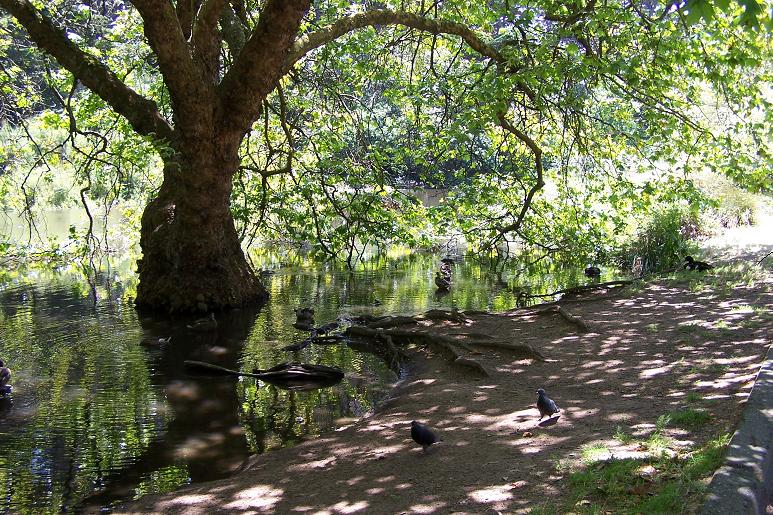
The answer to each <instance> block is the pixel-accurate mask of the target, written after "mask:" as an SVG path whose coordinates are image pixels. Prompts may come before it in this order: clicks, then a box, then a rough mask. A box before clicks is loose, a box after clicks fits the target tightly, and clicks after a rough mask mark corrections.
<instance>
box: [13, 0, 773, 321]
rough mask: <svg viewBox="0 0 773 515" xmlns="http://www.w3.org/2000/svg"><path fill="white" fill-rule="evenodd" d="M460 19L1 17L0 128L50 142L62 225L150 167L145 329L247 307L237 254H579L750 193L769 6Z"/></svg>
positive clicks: (500, 4) (468, 9) (170, 6)
mask: <svg viewBox="0 0 773 515" xmlns="http://www.w3.org/2000/svg"><path fill="white" fill-rule="evenodd" d="M472 4H474V3H470V2H461V1H460V2H456V1H445V2H427V1H421V2H419V1H414V2H411V1H384V2H372V1H362V2H345V1H338V2H336V1H320V2H313V3H310V2H309V1H308V0H306V1H302V0H265V1H249V0H233V1H230V2H229V1H226V0H203V1H202V0H190V1H177V2H170V1H167V0H136V1H133V2H121V1H118V0H112V1H110V0H104V1H88V2H78V1H74V0H60V1H53V2H43V3H41V2H33V1H30V0H0V8H2V10H0V13H3V14H4V16H3V18H2V19H1V20H0V23H2V34H3V36H2V40H0V44H1V45H2V46H3V53H4V55H3V57H2V58H0V62H1V64H2V67H1V68H0V76H1V77H2V79H0V80H2V94H3V106H2V108H3V113H2V115H3V118H4V120H5V123H6V125H9V126H14V127H21V129H20V130H19V131H17V134H21V135H22V136H25V137H27V136H29V137H32V136H34V134H33V132H34V131H31V130H29V127H30V126H29V124H28V120H30V119H32V118H33V117H37V119H38V120H42V122H41V123H42V124H43V126H44V127H48V128H49V129H52V130H53V129H57V130H59V131H62V132H63V134H65V135H64V140H65V141H66V143H67V144H66V146H67V148H69V149H70V150H71V152H69V154H68V158H67V159H71V160H72V163H73V167H74V168H75V170H76V171H77V174H76V176H77V177H78V180H79V184H80V186H81V188H80V196H81V198H83V199H84V200H83V201H84V203H85V202H86V197H87V196H88V195H93V194H94V192H95V191H96V190H99V189H101V190H102V193H103V196H105V195H107V193H106V192H107V191H115V189H116V188H115V187H116V185H125V186H126V188H129V190H132V188H133V189H134V191H133V192H131V191H130V193H129V194H130V195H131V194H135V193H137V192H138V191H139V190H141V187H140V186H139V185H140V184H141V183H143V179H142V173H143V172H144V173H147V170H148V169H150V168H152V167H153V162H154V159H156V160H158V161H159V162H160V167H161V169H162V173H161V177H160V184H159V185H158V188H157V189H155V188H153V187H151V188H150V189H149V197H148V199H149V201H148V202H147V205H146V206H145V207H144V213H143V215H142V221H141V229H140V231H141V239H140V243H141V247H142V253H143V255H142V258H141V260H140V261H139V266H138V270H139V277H140V284H139V288H138V292H137V293H138V295H137V301H138V303H139V304H140V305H144V306H149V307H152V308H157V309H163V310H168V311H197V310H210V309H221V308H226V307H230V306H237V305H241V304H243V303H246V302H251V301H255V300H258V299H260V298H262V297H264V296H265V295H266V292H265V290H264V289H263V287H262V286H261V284H260V282H259V281H258V279H257V277H256V275H255V274H254V272H253V271H252V270H251V268H250V266H249V265H248V263H247V261H246V259H245V256H244V253H243V250H242V248H243V245H245V244H248V243H251V242H252V241H254V240H256V239H260V238H263V239H292V240H296V241H303V240H307V241H311V242H313V245H314V247H315V248H316V249H317V250H318V251H319V252H321V253H323V254H325V255H328V256H331V257H343V258H344V259H347V260H349V261H350V262H351V261H352V260H356V259H357V257H358V256H359V255H360V254H361V252H362V249H363V246H364V244H366V243H373V244H376V245H379V246H381V245H385V244H388V243H391V242H394V241H399V242H402V243H406V244H409V245H412V246H420V245H429V244H431V243H432V242H433V239H432V236H433V235H435V234H437V233H439V232H440V233H446V234H450V233H454V234H457V235H458V236H459V237H460V238H463V239H464V240H466V241H467V242H468V243H469V244H470V245H472V247H473V248H475V249H477V250H479V251H481V252H489V251H493V252H496V251H500V252H501V251H502V249H506V248H508V244H510V243H512V242H516V241H517V242H523V243H527V244H531V245H535V246H537V247H538V248H541V249H543V250H546V251H555V250H559V249H568V248H571V249H572V250H573V251H574V252H577V251H580V252H581V253H582V252H585V253H591V252H592V251H593V252H596V253H598V252H599V250H598V249H599V248H600V246H602V245H603V241H604V239H605V237H607V235H609V234H614V233H616V232H619V231H620V230H622V229H621V228H622V227H623V226H624V224H625V223H626V221H627V220H628V219H629V218H630V216H631V215H632V214H635V213H638V212H644V211H646V210H647V209H649V208H650V207H651V205H652V203H653V202H654V201H655V200H666V201H671V200H674V199H677V198H691V196H692V197H694V195H695V191H694V190H693V189H692V188H691V183H690V181H689V177H690V176H689V174H690V173H691V172H696V171H701V172H705V171H712V172H715V173H720V174H723V175H726V176H728V177H730V178H731V179H732V180H734V181H735V182H736V183H740V184H742V185H743V186H745V187H748V188H750V189H753V190H757V191H763V192H765V191H768V192H769V191H770V188H771V186H772V185H773V181H772V179H771V175H770V155H771V154H770V152H771V148H770V138H769V132H770V128H771V112H770V109H769V107H770V102H771V99H772V97H773V95H772V94H771V91H770V87H769V86H768V85H769V84H770V83H771V81H770V74H771V69H770V62H771V61H770V55H771V53H770V48H771V47H770V36H769V34H770V32H769V25H770V21H771V18H770V17H771V6H770V5H769V4H766V3H760V2H757V1H755V0H745V1H743V2H729V1H706V0H703V1H690V2H687V3H673V2H666V3H660V2H652V1H643V2H638V1H633V2H608V1H600V0H587V1H578V2H573V3H567V2H557V1H549V0H544V1H543V0H537V1H531V2H520V3H517V2H511V1H506V0H503V1H491V2H485V3H483V4H482V5H472ZM61 143H62V142H61V141H60V142H58V143H56V144H55V145H53V146H52V148H54V147H57V145H60V144H61ZM33 148H34V151H33V153H34V155H35V158H34V159H33V160H32V161H31V163H30V164H29V168H30V170H33V169H46V167H49V168H47V169H49V170H50V169H51V168H56V164H57V163H56V161H57V160H61V159H63V157H62V152H58V153H57V152H52V151H51V149H50V148H46V147H44V146H41V145H38V146H34V147H33ZM59 148H60V149H61V148H63V147H59ZM2 157H3V162H4V166H8V163H11V164H13V161H14V159H15V156H14V155H12V154H9V153H8V152H5V153H4V155H3V156H2ZM111 181H112V182H111ZM149 182H150V183H151V184H153V181H152V180H150V181H149ZM105 184H107V185H108V186H105ZM425 187H439V188H444V189H445V188H447V189H448V193H447V196H446V198H445V201H444V202H443V203H442V204H441V205H440V206H438V207H436V208H433V209H431V210H427V209H426V208H425V207H424V206H422V205H421V203H420V202H419V201H418V199H417V197H416V195H415V194H414V192H415V190H417V189H421V188H425ZM0 192H2V190H0ZM594 249H595V250H594Z"/></svg>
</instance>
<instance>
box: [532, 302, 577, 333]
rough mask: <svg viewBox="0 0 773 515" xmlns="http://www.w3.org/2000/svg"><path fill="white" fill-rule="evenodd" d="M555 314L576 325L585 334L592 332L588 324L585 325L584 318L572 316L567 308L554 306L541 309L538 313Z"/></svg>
mask: <svg viewBox="0 0 773 515" xmlns="http://www.w3.org/2000/svg"><path fill="white" fill-rule="evenodd" d="M554 313H555V314H558V315H559V316H561V318H563V319H564V320H566V321H567V322H569V323H570V324H574V325H576V326H577V328H578V329H579V330H580V331H582V332H583V333H587V332H589V331H590V327H588V324H587V323H585V321H584V320H583V319H582V318H580V317H578V316H577V315H573V314H571V313H570V312H569V311H567V310H566V308H564V307H562V306H556V305H553V306H550V307H549V308H545V309H541V310H539V311H537V312H536V314H537V315H552V314H554Z"/></svg>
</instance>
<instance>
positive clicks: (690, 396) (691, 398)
mask: <svg viewBox="0 0 773 515" xmlns="http://www.w3.org/2000/svg"><path fill="white" fill-rule="evenodd" d="M684 400H685V401H687V402H700V401H702V400H703V397H702V396H701V395H700V394H697V393H695V392H688V393H687V395H685V397H684Z"/></svg>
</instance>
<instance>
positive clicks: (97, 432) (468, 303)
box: [0, 254, 611, 514]
mask: <svg viewBox="0 0 773 515" xmlns="http://www.w3.org/2000/svg"><path fill="white" fill-rule="evenodd" d="M438 260H439V257H438V256H428V255H416V254H404V255H400V256H397V257H392V258H390V259H386V258H381V259H374V260H373V261H372V262H371V263H370V264H368V265H366V266H363V267H362V268H361V269H360V270H358V271H356V272H354V273H350V272H348V271H346V270H342V269H338V268H336V267H334V266H332V265H325V266H319V265H313V264H311V263H309V262H305V261H300V260H298V261H294V262H289V261H282V260H281V259H280V258H279V257H277V256H274V257H266V258H265V259H264V260H263V262H262V263H256V265H258V266H261V265H262V266H263V267H265V268H269V269H272V270H273V271H274V273H273V275H270V276H267V277H265V278H264V282H265V283H266V284H267V286H268V289H269V291H270V293H271V298H270V300H269V302H268V303H267V304H266V305H264V306H262V307H261V308H260V309H245V310H234V311H231V312H227V313H222V314H218V316H217V320H218V328H217V330H216V331H214V332H211V333H197V332H193V331H191V330H190V329H188V328H187V327H186V326H187V324H189V323H190V321H191V319H190V318H173V319H170V318H166V317H160V316H153V315H148V314H144V313H138V312H136V311H135V309H134V308H133V305H132V304H131V302H130V299H129V298H128V295H127V291H126V289H125V288H126V287H125V285H126V284H127V282H130V281H131V280H132V278H131V274H130V273H129V272H127V270H129V267H128V266H126V267H124V268H123V269H122V270H123V271H120V272H119V273H118V275H119V277H116V276H115V275H114V274H116V272H111V274H113V277H110V279H111V280H110V282H109V285H108V284H107V283H106V281H105V280H106V279H107V278H108V274H103V276H102V285H101V286H100V288H99V292H100V293H101V294H100V296H99V298H98V301H97V302H96V303H94V302H93V301H92V300H91V298H90V296H89V291H90V288H89V287H88V286H87V285H86V284H85V281H84V280H83V278H82V277H81V276H79V275H78V274H77V273H75V272H71V271H67V270H60V271H58V272H54V271H46V272H40V271H37V272H36V271H29V272H25V271H5V272H1V273H0V359H3V360H5V361H6V364H7V365H8V366H9V367H10V368H11V369H12V372H13V380H12V384H13V388H14V389H13V392H12V394H11V395H10V396H7V397H5V398H1V399H0V449H1V452H0V512H2V513H5V512H13V513H36V514H37V513H58V512H62V511H77V510H78V509H83V508H84V507H86V508H89V509H94V508H105V509H106V510H109V507H110V506H112V505H114V504H116V503H118V502H120V501H124V500H128V499H133V498H137V497H139V496H142V495H145V494H148V493H155V492H166V491H169V490H172V489H174V488H177V487H179V486H181V485H184V484H188V483H191V482H200V481H206V480H211V479H216V478H222V477H225V476H227V475H229V474H231V473H232V472H234V471H235V470H237V469H238V467H239V466H240V465H241V464H242V463H243V461H244V460H245V458H246V457H247V456H249V455H251V454H255V453H263V452H269V451H271V450H272V449H277V448H281V447H284V446H288V445H293V444H295V443H297V442H299V441H301V440H302V439H304V438H308V437H313V436H316V435H319V434H321V433H324V432H326V431H331V430H334V429H335V428H337V427H341V426H342V425H347V424H350V423H351V422H352V421H354V420H356V419H357V418H359V417H361V416H363V415H364V414H367V413H368V412H369V411H371V410H372V409H374V407H376V406H377V405H378V403H379V402H380V401H381V400H383V399H384V398H385V397H386V396H387V395H388V394H389V392H390V390H391V387H392V385H393V383H394V382H395V380H397V379H398V378H399V376H400V375H401V374H402V373H403V372H402V371H401V370H400V369H395V370H393V369H390V367H388V366H387V365H386V364H385V363H384V362H383V361H382V360H381V359H379V357H378V356H376V355H373V354H369V353H367V352H362V351H359V350H355V349H354V348H352V347H350V346H348V345H346V344H335V345H324V346H322V345H311V346H309V347H306V348H305V349H303V350H301V351H297V352H286V351H282V350H281V347H283V346H285V345H288V344H291V343H297V342H300V341H302V340H303V339H304V338H305V337H306V336H307V335H308V333H305V332H302V331H299V330H297V329H295V328H293V322H294V321H295V315H294V312H293V308H296V307H299V306H311V307H313V308H314V309H315V311H316V314H315V320H316V323H317V325H321V324H324V323H327V322H331V321H334V320H336V319H339V318H341V317H343V318H346V317H350V316H353V315H358V314H372V315H380V314H408V313H418V312H422V311H425V310H427V309H431V308H443V309H449V308H458V309H485V310H504V309H509V308H513V307H515V306H516V303H517V301H518V295H517V292H518V291H519V290H518V288H519V287H521V286H528V288H529V289H530V291H553V290H555V289H557V288H559V287H561V286H567V285H574V284H579V283H584V282H585V281H586V278H585V277H584V276H583V275H582V269H581V268H579V269H578V268H571V269H567V270H563V271H562V270H556V269H551V268H550V267H551V265H550V264H546V263H545V262H544V261H543V262H542V263H541V264H540V265H539V266H540V267H541V268H539V269H535V268H531V269H529V270H527V271H523V270H520V269H519V268H518V266H517V265H513V268H511V269H508V270H507V271H505V272H504V274H492V273H490V272H488V271H487V269H486V268H485V267H482V266H481V265H479V264H478V263H476V262H475V261H472V260H463V259H458V262H457V263H456V264H455V265H454V272H453V286H452V289H451V291H450V293H448V294H446V295H438V294H437V293H436V292H435V286H434V283H433V276H434V272H435V270H437V265H438ZM519 272H520V273H519ZM121 275H125V276H128V278H127V277H123V278H122V277H120V276H121ZM609 278H611V277H604V278H603V279H609ZM129 291H130V289H129ZM169 337H171V340H169V341H168V342H166V343H164V342H163V341H160V339H165V338H169ZM186 359H194V360H199V361H207V362H212V363H217V364H219V365H222V366H225V367H228V368H233V369H239V370H244V371H249V370H252V369H253V368H255V367H257V368H262V369H265V368H269V367H271V366H273V365H276V364H277V363H281V362H284V361H302V362H307V363H319V364H324V365H331V366H337V367H340V368H342V369H343V370H345V372H346V377H345V379H344V380H343V381H342V382H341V383H340V384H338V385H336V386H333V387H329V388H324V389H320V390H314V391H307V392H290V391H287V390H282V389H279V388H276V387H274V386H270V385H265V384H263V383H260V385H258V384H256V381H255V380H254V379H250V378H241V379H235V378H231V377H204V376H192V375H189V374H187V373H186V372H185V370H184V369H183V361H184V360H186Z"/></svg>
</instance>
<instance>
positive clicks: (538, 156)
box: [497, 111, 545, 234]
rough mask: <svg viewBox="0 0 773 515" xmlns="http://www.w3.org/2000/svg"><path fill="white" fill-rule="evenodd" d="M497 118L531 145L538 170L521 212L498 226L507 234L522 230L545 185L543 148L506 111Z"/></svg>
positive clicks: (506, 128)
mask: <svg viewBox="0 0 773 515" xmlns="http://www.w3.org/2000/svg"><path fill="white" fill-rule="evenodd" d="M497 118H499V124H500V125H501V126H502V128H503V129H505V130H507V131H510V132H511V133H513V134H514V135H515V137H516V138H518V139H519V140H521V141H522V142H523V143H524V144H525V145H526V146H527V147H529V150H531V152H532V154H534V169H535V170H536V171H537V180H536V182H535V183H534V185H532V187H531V189H530V190H529V192H528V193H527V194H526V199H525V200H524V201H523V206H522V207H521V212H520V213H518V218H517V219H516V220H515V222H513V223H511V224H510V225H507V226H505V227H498V228H497V230H498V231H499V233H500V234H505V233H508V232H512V231H518V230H520V228H521V224H522V223H523V219H524V218H525V217H526V213H527V212H528V211H529V206H531V203H532V201H533V200H534V195H536V194H537V192H538V191H539V190H541V189H542V187H543V186H545V181H544V180H543V176H542V172H543V170H542V149H541V148H540V147H539V145H537V143H536V142H535V141H534V140H533V139H531V138H530V137H529V136H528V135H527V134H526V133H524V132H521V131H520V130H519V129H518V128H517V127H516V126H514V125H513V124H512V123H510V122H509V121H508V120H507V118H505V113H503V112H501V111H500V112H499V113H497Z"/></svg>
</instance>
